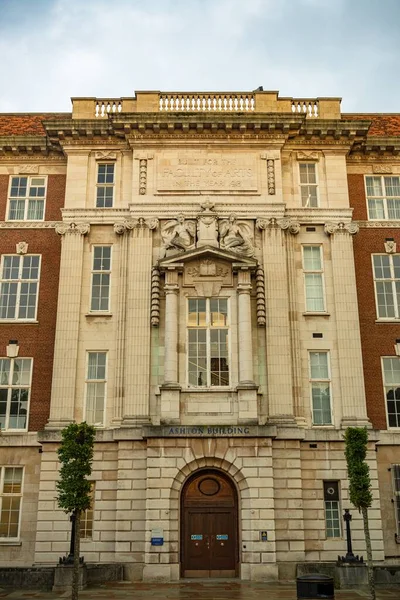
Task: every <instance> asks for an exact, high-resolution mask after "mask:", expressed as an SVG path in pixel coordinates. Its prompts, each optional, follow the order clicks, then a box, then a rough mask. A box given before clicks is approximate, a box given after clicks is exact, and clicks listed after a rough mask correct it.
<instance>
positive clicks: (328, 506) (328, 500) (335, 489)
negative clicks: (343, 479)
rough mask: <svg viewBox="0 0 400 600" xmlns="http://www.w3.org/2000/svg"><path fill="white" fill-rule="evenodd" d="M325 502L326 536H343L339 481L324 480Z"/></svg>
mask: <svg viewBox="0 0 400 600" xmlns="http://www.w3.org/2000/svg"><path fill="white" fill-rule="evenodd" d="M324 504H325V528H326V537H327V538H335V537H340V536H341V528H340V523H341V521H340V505H339V482H338V481H324Z"/></svg>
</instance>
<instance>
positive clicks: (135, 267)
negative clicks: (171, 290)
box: [122, 218, 158, 426]
mask: <svg viewBox="0 0 400 600" xmlns="http://www.w3.org/2000/svg"><path fill="white" fill-rule="evenodd" d="M126 227H127V228H128V229H129V230H130V236H129V244H128V271H127V279H128V281H127V302H126V333H125V375H124V402H123V414H122V425H126V426H131V425H132V424H136V423H140V422H148V420H149V382H150V308H151V270H152V246H153V241H152V230H153V229H156V228H157V227H158V219H148V220H145V219H143V218H139V219H132V220H131V221H127V222H126Z"/></svg>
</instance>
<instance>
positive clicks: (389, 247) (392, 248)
mask: <svg viewBox="0 0 400 600" xmlns="http://www.w3.org/2000/svg"><path fill="white" fill-rule="evenodd" d="M385 251H386V252H387V253H388V254H395V252H396V242H395V241H394V239H391V238H387V239H386V240H385Z"/></svg>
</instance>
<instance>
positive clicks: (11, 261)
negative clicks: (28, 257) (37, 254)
mask: <svg viewBox="0 0 400 600" xmlns="http://www.w3.org/2000/svg"><path fill="white" fill-rule="evenodd" d="M19 259H20V257H19V256H4V261H3V275H2V279H18V277H19V265H20V260H19Z"/></svg>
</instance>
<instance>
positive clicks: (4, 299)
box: [0, 283, 18, 319]
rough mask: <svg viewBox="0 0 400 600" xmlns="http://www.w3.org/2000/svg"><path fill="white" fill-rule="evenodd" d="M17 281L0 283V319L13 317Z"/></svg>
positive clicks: (15, 304)
mask: <svg viewBox="0 0 400 600" xmlns="http://www.w3.org/2000/svg"><path fill="white" fill-rule="evenodd" d="M17 288H18V284H17V283H2V284H1V288H0V319H15V309H16V306H17Z"/></svg>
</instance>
